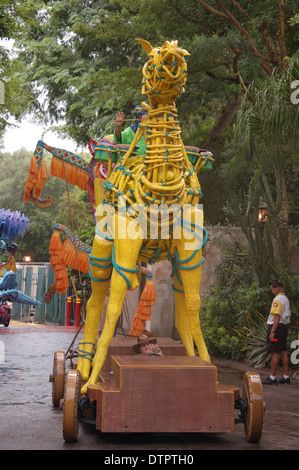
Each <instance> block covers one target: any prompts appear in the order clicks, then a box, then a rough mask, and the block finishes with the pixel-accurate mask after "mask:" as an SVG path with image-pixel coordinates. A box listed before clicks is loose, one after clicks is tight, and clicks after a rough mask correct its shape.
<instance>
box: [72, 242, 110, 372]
mask: <svg viewBox="0 0 299 470" xmlns="http://www.w3.org/2000/svg"><path fill="white" fill-rule="evenodd" d="M112 245H113V243H112V242H109V241H107V240H105V239H103V238H101V237H99V236H98V235H96V236H95V238H94V242H93V247H92V252H91V256H90V271H89V275H90V278H91V286H92V294H91V296H90V298H89V300H88V302H87V309H86V321H85V325H84V335H83V339H82V341H80V344H79V348H78V366H77V368H78V370H79V371H80V372H81V377H82V379H83V380H84V381H85V380H88V378H89V374H90V368H91V362H92V357H93V350H94V347H95V342H96V336H97V330H98V323H99V319H100V316H101V313H102V310H103V307H104V303H105V298H106V295H107V292H108V287H109V281H110V274H111V269H112V264H111V251H112Z"/></svg>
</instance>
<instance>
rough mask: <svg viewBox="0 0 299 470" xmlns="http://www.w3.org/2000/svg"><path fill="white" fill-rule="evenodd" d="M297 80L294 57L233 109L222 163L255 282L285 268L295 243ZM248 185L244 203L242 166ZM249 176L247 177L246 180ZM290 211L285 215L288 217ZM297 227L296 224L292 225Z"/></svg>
mask: <svg viewBox="0 0 299 470" xmlns="http://www.w3.org/2000/svg"><path fill="white" fill-rule="evenodd" d="M298 79H299V56H298V54H295V55H294V57H293V58H292V60H290V61H289V68H288V69H287V70H286V71H285V72H284V73H283V74H282V75H277V76H272V77H270V78H269V79H268V80H267V81H266V82H265V84H264V86H263V87H261V88H257V87H254V86H252V87H250V88H249V90H248V93H247V94H246V95H245V96H244V98H243V99H242V102H241V106H240V109H239V112H238V116H237V120H236V125H235V128H234V133H233V137H232V139H231V140H230V141H229V143H228V144H227V149H228V151H229V152H230V153H231V154H232V155H234V158H233V159H232V161H231V163H230V164H229V166H228V184H229V190H230V192H229V193H230V198H231V203H232V205H233V209H234V214H235V215H236V217H237V220H238V223H239V225H240V227H241V228H242V230H243V232H244V234H245V235H246V237H247V239H248V243H249V249H250V251H251V255H252V257H253V260H254V262H255V266H256V272H257V275H258V277H259V280H260V283H261V285H266V283H267V282H268V280H269V277H270V274H273V275H274V276H278V277H280V276H281V275H282V274H283V273H284V272H287V271H288V268H289V263H290V260H291V256H292V253H293V251H294V249H295V248H296V246H297V242H298V212H297V214H296V212H295V211H296V210H297V209H296V204H297V201H298V186H297V185H296V183H295V182H296V173H297V170H298V155H299V148H298V137H299V134H298V132H299V126H298V124H299V120H298V118H299V108H298V104H296V103H293V102H292V100H291V93H292V88H291V84H292V83H294V82H296V83H298V82H297V80H298ZM248 166H250V167H251V170H252V171H251V175H250V174H247V176H248V177H249V178H247V183H246V182H244V178H243V179H242V176H241V179H242V183H243V184H245V185H246V187H249V192H248V199H247V207H246V206H245V204H243V205H242V204H241V201H240V198H239V197H238V188H239V187H240V182H239V184H238V183H237V181H239V175H242V172H243V170H244V167H248ZM250 178H251V180H250ZM261 198H262V200H263V201H264V202H266V204H267V220H266V222H265V231H264V236H262V233H261V231H260V221H259V220H258V206H259V203H260V200H261ZM290 213H291V217H290ZM296 226H297V228H296Z"/></svg>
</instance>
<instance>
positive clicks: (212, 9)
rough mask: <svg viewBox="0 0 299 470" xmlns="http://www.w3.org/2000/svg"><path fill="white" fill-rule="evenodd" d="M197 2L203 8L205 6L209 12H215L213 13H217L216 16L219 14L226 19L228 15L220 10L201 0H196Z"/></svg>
mask: <svg viewBox="0 0 299 470" xmlns="http://www.w3.org/2000/svg"><path fill="white" fill-rule="evenodd" d="M196 1H197V3H199V4H200V5H201V6H203V7H204V8H206V9H207V10H209V11H210V12H211V13H215V15H218V16H221V18H225V19H226V20H228V17H227V15H226V14H225V13H222V12H221V11H219V10H215V8H213V7H211V6H210V5H208V4H207V3H206V2H204V1H203V0H196Z"/></svg>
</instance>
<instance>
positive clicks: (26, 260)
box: [23, 255, 31, 263]
mask: <svg viewBox="0 0 299 470" xmlns="http://www.w3.org/2000/svg"><path fill="white" fill-rule="evenodd" d="M23 261H24V262H25V263H30V261H31V256H29V255H26V256H24V257H23Z"/></svg>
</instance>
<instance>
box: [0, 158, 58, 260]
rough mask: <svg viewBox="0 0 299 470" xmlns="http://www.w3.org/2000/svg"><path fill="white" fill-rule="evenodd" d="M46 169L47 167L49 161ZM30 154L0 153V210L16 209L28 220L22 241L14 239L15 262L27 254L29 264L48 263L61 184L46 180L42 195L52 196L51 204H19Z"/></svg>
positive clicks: (51, 179) (50, 179)
mask: <svg viewBox="0 0 299 470" xmlns="http://www.w3.org/2000/svg"><path fill="white" fill-rule="evenodd" d="M44 158H46V161H47V160H48V167H49V159H48V158H47V157H44ZM30 160H31V153H30V152H27V151H25V150H24V149H21V150H19V151H17V152H14V153H13V154H9V153H0V201H1V207H3V208H5V209H10V210H11V211H15V210H18V211H20V212H21V213H24V214H25V216H26V217H28V219H29V227H28V229H27V230H26V232H25V235H24V237H23V238H21V237H18V239H17V240H15V243H17V245H18V250H17V252H16V256H15V258H16V260H17V261H21V260H22V259H23V256H24V255H30V256H31V257H32V260H33V261H49V256H50V255H49V242H50V238H51V235H52V232H53V227H54V224H55V222H54V220H55V217H56V213H57V208H56V204H59V200H60V198H61V197H62V195H63V193H64V192H65V183H64V181H61V180H59V179H58V178H48V180H47V182H46V183H45V185H44V189H43V194H45V195H46V196H48V195H50V194H54V195H55V205H54V206H52V207H49V208H47V209H40V208H38V207H37V206H35V205H34V204H32V203H28V204H26V203H25V202H23V194H24V186H25V182H26V179H27V175H28V170H29V166H30Z"/></svg>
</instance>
